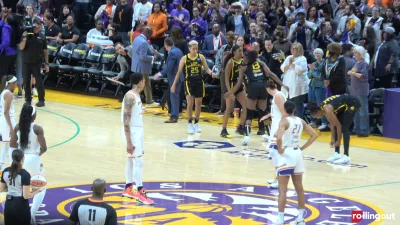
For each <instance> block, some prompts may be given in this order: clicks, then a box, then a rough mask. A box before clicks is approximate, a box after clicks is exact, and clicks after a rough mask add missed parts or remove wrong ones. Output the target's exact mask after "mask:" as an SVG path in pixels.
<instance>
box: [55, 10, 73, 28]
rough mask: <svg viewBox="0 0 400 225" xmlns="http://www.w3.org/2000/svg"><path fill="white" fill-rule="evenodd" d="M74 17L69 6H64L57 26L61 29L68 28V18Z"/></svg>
mask: <svg viewBox="0 0 400 225" xmlns="http://www.w3.org/2000/svg"><path fill="white" fill-rule="evenodd" d="M70 15H73V13H72V12H71V10H70V9H69V7H68V5H63V6H62V7H61V12H60V16H59V17H58V20H57V24H58V26H59V27H60V28H63V27H66V26H67V18H68V16H70Z"/></svg>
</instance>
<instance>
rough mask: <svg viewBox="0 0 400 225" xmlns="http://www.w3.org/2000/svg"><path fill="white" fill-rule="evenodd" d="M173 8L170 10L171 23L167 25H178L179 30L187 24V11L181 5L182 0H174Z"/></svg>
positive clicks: (188, 16) (183, 28)
mask: <svg viewBox="0 0 400 225" xmlns="http://www.w3.org/2000/svg"><path fill="white" fill-rule="evenodd" d="M174 6H175V9H174V10H172V12H171V15H170V16H171V20H172V21H171V23H170V25H169V27H171V28H172V27H174V26H178V27H180V28H181V30H183V31H184V30H185V29H186V26H187V25H188V24H189V21H190V15H189V11H188V10H187V9H185V8H183V7H182V0H175V1H174Z"/></svg>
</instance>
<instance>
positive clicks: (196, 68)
mask: <svg viewBox="0 0 400 225" xmlns="http://www.w3.org/2000/svg"><path fill="white" fill-rule="evenodd" d="M190 73H191V74H198V73H200V71H199V67H192V68H190Z"/></svg>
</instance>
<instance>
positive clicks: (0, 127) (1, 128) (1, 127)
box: [0, 116, 17, 142]
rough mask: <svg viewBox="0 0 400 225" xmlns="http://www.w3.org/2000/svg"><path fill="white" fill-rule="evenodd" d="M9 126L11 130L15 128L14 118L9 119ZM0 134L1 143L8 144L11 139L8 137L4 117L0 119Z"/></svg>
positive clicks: (7, 127) (7, 128) (8, 128)
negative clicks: (11, 127) (10, 125)
mask: <svg viewBox="0 0 400 225" xmlns="http://www.w3.org/2000/svg"><path fill="white" fill-rule="evenodd" d="M10 119H11V124H12V126H13V128H15V125H17V124H16V122H15V119H14V117H11V118H10ZM0 134H1V137H2V140H3V142H9V141H10V139H11V135H10V127H9V126H8V124H7V121H6V118H5V117H4V116H1V117H0Z"/></svg>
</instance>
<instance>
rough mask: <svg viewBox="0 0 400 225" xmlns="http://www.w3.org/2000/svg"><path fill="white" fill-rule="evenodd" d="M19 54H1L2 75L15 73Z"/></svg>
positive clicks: (0, 74) (0, 71) (0, 67)
mask: <svg viewBox="0 0 400 225" xmlns="http://www.w3.org/2000/svg"><path fill="white" fill-rule="evenodd" d="M16 60H17V55H10V56H6V55H2V56H0V61H1V63H0V76H5V75H15V61H16Z"/></svg>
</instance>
